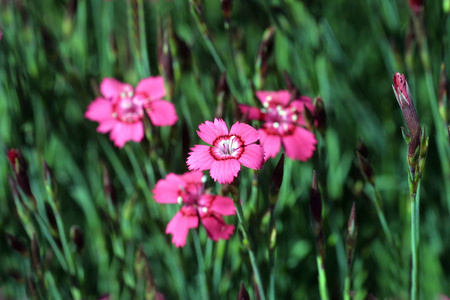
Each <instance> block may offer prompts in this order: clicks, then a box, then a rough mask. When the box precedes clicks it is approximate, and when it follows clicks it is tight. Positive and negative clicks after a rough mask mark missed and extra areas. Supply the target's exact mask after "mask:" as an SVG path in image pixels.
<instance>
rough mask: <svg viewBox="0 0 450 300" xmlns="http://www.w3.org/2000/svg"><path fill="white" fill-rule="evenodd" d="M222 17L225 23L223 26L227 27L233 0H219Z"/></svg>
mask: <svg viewBox="0 0 450 300" xmlns="http://www.w3.org/2000/svg"><path fill="white" fill-rule="evenodd" d="M220 2H221V6H222V13H223V19H224V23H225V28H226V29H228V28H229V27H230V15H231V9H232V8H233V0H221V1H220Z"/></svg>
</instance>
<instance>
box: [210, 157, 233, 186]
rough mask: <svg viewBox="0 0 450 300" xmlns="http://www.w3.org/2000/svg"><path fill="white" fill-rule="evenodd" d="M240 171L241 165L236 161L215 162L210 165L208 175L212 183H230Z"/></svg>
mask: <svg viewBox="0 0 450 300" xmlns="http://www.w3.org/2000/svg"><path fill="white" fill-rule="evenodd" d="M240 170H241V164H240V163H239V162H238V161H237V159H226V160H217V161H214V163H213V164H212V166H211V170H210V171H209V174H210V175H211V177H212V179H214V181H218V182H219V183H231V182H232V181H233V179H234V177H236V176H237V175H238V173H239V171H240Z"/></svg>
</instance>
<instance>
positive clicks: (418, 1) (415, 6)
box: [408, 0, 425, 15]
mask: <svg viewBox="0 0 450 300" xmlns="http://www.w3.org/2000/svg"><path fill="white" fill-rule="evenodd" d="M408 2H409V7H410V8H411V10H412V12H413V13H415V14H416V15H418V14H420V13H421V12H422V11H423V7H424V5H425V0H408Z"/></svg>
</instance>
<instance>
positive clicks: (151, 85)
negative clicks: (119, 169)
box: [84, 76, 178, 148]
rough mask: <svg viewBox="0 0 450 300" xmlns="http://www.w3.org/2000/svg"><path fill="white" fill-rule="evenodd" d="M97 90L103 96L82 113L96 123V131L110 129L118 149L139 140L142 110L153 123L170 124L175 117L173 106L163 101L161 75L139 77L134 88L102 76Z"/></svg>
mask: <svg viewBox="0 0 450 300" xmlns="http://www.w3.org/2000/svg"><path fill="white" fill-rule="evenodd" d="M100 92H101V93H102V95H103V97H99V98H97V99H95V100H94V101H93V102H91V104H89V107H88V110H87V111H86V113H85V114H84V116H85V117H86V118H87V119H89V120H92V121H97V122H99V126H98V127H97V131H98V132H101V133H107V132H110V138H111V140H112V141H113V142H114V144H115V145H116V146H117V147H119V148H122V147H123V146H124V145H125V143H126V142H128V141H135V142H140V141H141V140H142V138H143V137H144V125H143V122H142V119H143V117H144V112H145V113H147V115H148V116H149V118H150V121H151V122H152V124H153V125H154V126H171V125H173V124H175V122H176V121H177V120H178V116H177V113H176V111H175V106H174V105H173V104H172V103H170V102H168V101H165V100H162V98H163V97H164V96H165V94H166V91H165V88H164V79H163V78H162V77H161V76H156V77H148V78H144V79H142V80H141V81H140V82H139V84H138V85H137V86H136V89H133V87H132V86H131V85H129V84H127V83H122V82H120V81H118V80H116V79H114V78H104V79H103V81H102V83H101V84H100Z"/></svg>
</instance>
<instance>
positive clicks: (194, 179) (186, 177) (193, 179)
mask: <svg viewBox="0 0 450 300" xmlns="http://www.w3.org/2000/svg"><path fill="white" fill-rule="evenodd" d="M203 176H204V175H203V172H201V171H193V172H186V173H184V174H183V175H180V178H181V179H182V180H183V181H184V182H185V183H186V184H188V183H193V184H201V183H202V182H203Z"/></svg>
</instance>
